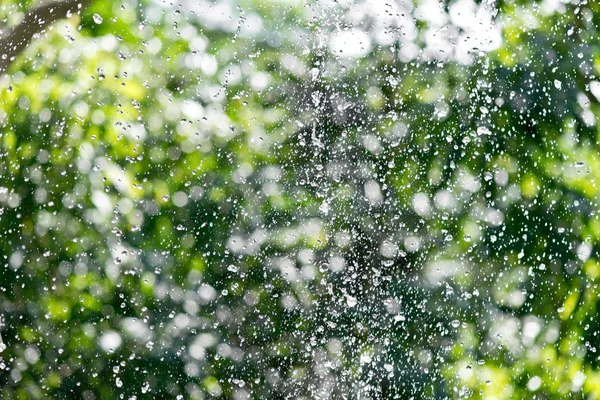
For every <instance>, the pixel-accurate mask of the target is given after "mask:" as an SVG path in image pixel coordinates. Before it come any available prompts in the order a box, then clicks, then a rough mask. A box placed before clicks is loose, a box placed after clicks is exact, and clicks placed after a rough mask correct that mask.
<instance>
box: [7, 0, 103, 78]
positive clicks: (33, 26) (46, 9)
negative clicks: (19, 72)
mask: <svg viewBox="0 0 600 400" xmlns="http://www.w3.org/2000/svg"><path fill="white" fill-rule="evenodd" d="M91 1H92V0H62V1H51V2H48V3H44V4H41V5H39V6H37V7H35V8H34V9H32V10H31V11H29V12H28V13H27V15H26V16H25V19H23V22H21V23H20V24H19V25H17V26H15V27H13V28H11V29H10V30H9V31H8V32H6V34H4V35H2V36H0V73H4V72H6V71H7V70H8V68H9V67H10V65H11V64H12V62H13V61H14V60H15V59H16V58H17V56H18V55H19V54H20V53H21V52H22V51H23V50H24V49H25V48H26V47H27V45H28V44H29V43H30V42H31V40H32V39H33V38H34V37H35V36H36V35H37V34H39V33H40V32H42V31H43V30H44V28H46V27H47V26H48V25H51V24H52V23H54V22H56V21H58V20H59V19H62V18H67V17H68V16H70V15H71V14H76V13H78V12H80V11H81V10H82V9H84V8H85V7H87V6H88V5H89V4H90V3H91Z"/></svg>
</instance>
